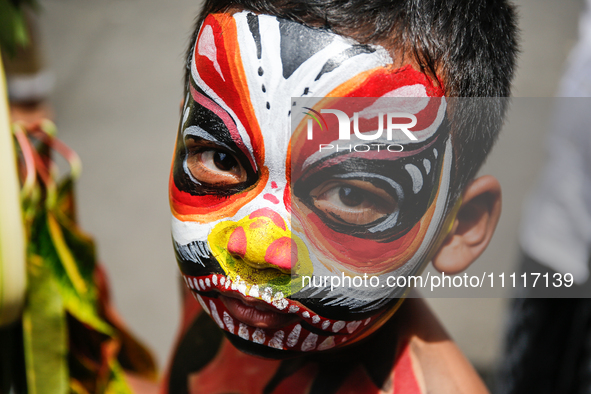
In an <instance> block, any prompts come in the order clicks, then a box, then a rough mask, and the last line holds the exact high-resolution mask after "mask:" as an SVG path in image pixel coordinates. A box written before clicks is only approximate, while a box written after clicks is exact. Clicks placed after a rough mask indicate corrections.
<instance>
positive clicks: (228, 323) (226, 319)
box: [224, 311, 234, 334]
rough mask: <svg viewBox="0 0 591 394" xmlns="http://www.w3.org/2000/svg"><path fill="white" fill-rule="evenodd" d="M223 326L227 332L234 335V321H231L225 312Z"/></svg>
mask: <svg viewBox="0 0 591 394" xmlns="http://www.w3.org/2000/svg"><path fill="white" fill-rule="evenodd" d="M224 324H225V325H226V327H227V328H228V331H230V332H231V333H232V334H234V319H232V318H231V317H230V315H228V312H226V311H224Z"/></svg>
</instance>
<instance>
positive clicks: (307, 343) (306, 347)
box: [302, 333, 318, 352]
mask: <svg viewBox="0 0 591 394" xmlns="http://www.w3.org/2000/svg"><path fill="white" fill-rule="evenodd" d="M317 340H318V335H316V334H314V333H310V334H309V335H308V337H306V339H305V340H304V342H302V351H303V352H309V351H310V350H314V349H315V348H316V341H317Z"/></svg>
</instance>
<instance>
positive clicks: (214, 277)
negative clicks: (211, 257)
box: [211, 274, 218, 286]
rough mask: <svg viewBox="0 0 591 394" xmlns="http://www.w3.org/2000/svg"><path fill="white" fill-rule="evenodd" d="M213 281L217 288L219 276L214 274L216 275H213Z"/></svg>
mask: <svg viewBox="0 0 591 394" xmlns="http://www.w3.org/2000/svg"><path fill="white" fill-rule="evenodd" d="M211 281H212V282H213V284H214V285H215V286H217V285H218V276H217V275H215V274H214V275H212V276H211Z"/></svg>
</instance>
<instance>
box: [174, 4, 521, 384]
mask: <svg viewBox="0 0 591 394" xmlns="http://www.w3.org/2000/svg"><path fill="white" fill-rule="evenodd" d="M514 23H515V22H514V12H513V9H512V7H511V6H510V5H508V4H507V3H505V2H503V1H474V2H465V1H455V0H448V1H378V0H366V1H363V2H361V1H336V0H326V1H320V2H319V1H298V2H288V1H274V2H271V1H265V0H261V1H252V0H238V1H230V0H225V1H207V2H206V4H205V6H204V10H203V12H202V14H201V17H200V18H199V20H198V24H197V29H196V31H195V33H194V35H193V40H192V42H191V45H190V48H189V51H188V59H187V71H186V74H185V77H186V80H185V82H186V85H185V86H186V88H185V101H184V107H183V113H182V119H181V124H180V129H179V134H178V138H177V143H176V148H175V157H174V159H173V166H172V173H171V177H170V185H169V186H170V202H171V209H172V213H173V230H172V235H173V243H174V246H175V250H176V256H177V260H178V263H179V267H180V269H181V272H182V274H183V277H184V280H185V283H186V285H187V286H186V288H185V293H186V294H185V300H184V303H185V304H184V310H185V313H184V319H183V324H182V328H181V335H180V340H179V342H178V344H177V349H176V351H175V354H174V357H173V361H172V364H171V367H170V371H169V373H168V376H167V378H166V380H165V384H164V386H163V392H164V393H171V394H172V393H174V394H177V393H191V394H194V393H208V394H214V393H253V394H254V393H323V394H325V393H425V392H437V393H464V392H465V393H479V392H486V388H485V387H484V385H483V384H482V382H481V381H480V380H479V378H478V376H477V375H476V373H475V372H474V370H473V369H472V367H471V366H470V364H469V363H468V362H467V361H466V360H465V358H464V357H463V356H462V354H461V352H460V351H459V350H458V349H457V347H456V346H455V345H454V344H453V343H452V342H451V340H450V339H449V338H448V337H447V336H446V334H445V332H444V330H443V329H442V328H441V326H440V325H439V324H438V322H437V321H436V319H435V318H434V317H433V315H432V314H431V312H430V311H429V310H428V308H427V307H426V306H425V304H424V302H422V301H421V300H420V299H416V298H411V299H408V300H407V301H405V302H404V303H403V302H402V300H403V299H404V296H405V295H407V285H400V284H398V286H397V287H394V288H390V287H389V286H384V283H387V282H386V281H387V280H388V278H395V277H403V278H408V277H409V275H414V274H417V275H418V274H420V271H421V270H422V269H423V268H424V266H425V264H426V263H428V262H429V261H432V262H433V264H434V266H435V267H436V268H437V269H438V270H440V271H443V272H445V273H448V274H449V273H456V272H459V271H462V270H463V269H465V268H466V267H467V266H468V265H470V264H471V263H472V262H473V261H474V260H475V259H476V258H477V257H478V256H479V255H480V253H481V252H482V251H483V250H484V249H485V248H486V246H487V244H488V242H489V240H490V238H491V236H492V233H493V232H494V228H495V226H496V223H497V220H498V217H499V214H500V186H499V184H498V182H497V181H496V180H495V179H494V178H492V177H490V176H485V177H481V178H478V179H474V177H475V174H476V172H477V171H478V169H479V167H480V165H481V163H482V162H483V161H484V158H485V156H486V154H487V153H488V152H489V150H490V148H491V146H492V143H493V141H494V139H495V137H496V134H497V133H498V131H499V129H500V125H501V122H502V117H503V115H504V111H505V106H504V104H503V102H502V101H498V102H496V104H497V105H495V106H489V107H487V116H482V119H480V118H479V119H478V121H477V122H478V130H475V129H474V128H472V127H468V125H470V126H473V123H470V122H474V120H473V118H471V117H469V116H468V114H469V112H467V111H468V110H470V109H471V108H470V104H465V105H464V104H461V103H459V102H453V101H451V100H448V99H446V98H445V97H451V96H462V97H479V96H493V97H504V96H508V95H509V85H510V80H511V78H512V75H513V66H514V59H515V53H516V42H515V30H516V29H515V25H514ZM292 97H293V98H294V99H291V98H292ZM323 97H327V98H329V99H322V98H323ZM333 97H334V98H337V97H344V98H346V99H330V98H333ZM359 97H365V99H359ZM390 97H418V99H413V100H414V101H412V100H411V101H408V100H407V101H396V100H397V99H387V98H390ZM314 98H315V99H314ZM383 100H394V101H392V102H390V101H383ZM308 103H309V104H308ZM388 103H390V104H391V105H394V106H396V105H398V106H400V108H403V109H404V111H405V112H400V111H401V110H397V111H394V112H396V113H394V114H393V115H392V114H390V115H387V116H385V117H384V116H383V114H382V113H379V117H380V121H379V122H380V127H379V133H377V132H376V133H373V134H372V133H369V134H368V133H365V132H364V130H361V132H360V131H359V129H360V128H361V126H363V125H367V124H368V123H367V121H368V120H369V119H371V121H372V122H375V123H374V124H377V121H376V119H375V114H374V115H371V116H370V115H367V114H368V113H370V112H371V111H372V110H371V108H373V110H375V111H374V112H376V111H377V110H376V108H378V107H379V108H383V107H384V105H390V104H388ZM304 105H309V106H308V107H306V106H304ZM335 106H336V107H337V108H340V109H341V110H342V111H340V110H336V109H335ZM329 107H330V108H332V109H330V108H329ZM302 108H304V110H303V111H302ZM327 108H328V109H327ZM355 108H357V114H358V118H361V119H357V118H356V119H357V120H356V121H354V122H351V123H352V124H354V126H353V127H351V128H352V129H353V131H354V133H351V134H349V133H347V132H342V133H341V127H345V130H346V128H347V127H349V117H351V115H350V114H349V115H348V116H347V117H345V118H344V119H345V122H344V123H342V122H341V120H342V119H341V117H340V115H339V111H340V112H341V113H344V111H345V110H346V109H355ZM384 108H385V107H384ZM397 108H398V107H397ZM472 109H473V108H472ZM364 111H365V112H364ZM368 111H369V112H368ZM302 112H304V113H302ZM353 112H355V111H353ZM376 113H377V112H376ZM364 114H365V115H364ZM364 116H365V118H364ZM400 117H403V118H404V117H406V118H407V119H406V120H404V121H403V122H402V123H401V122H397V119H398V118H400ZM308 119H310V121H308ZM383 119H386V120H383ZM408 119H410V120H411V122H410V123H412V125H411V124H409V122H408ZM470 119H472V120H470ZM413 121H414V123H413ZM292 122H293V125H294V127H293V128H292V129H293V134H292V135H290V125H291V124H292ZM356 122H358V123H356ZM364 122H365V123H364ZM393 123H396V125H397V126H398V127H391V126H392V124H393ZM399 123H400V124H399ZM405 124H408V126H404V125H405ZM343 125H344V126H343ZM411 126H412V127H411ZM336 127H338V128H339V136H340V137H339V138H340V139H339V140H338V141H337V140H336V137H335V135H334V133H333V130H336ZM405 127H406V128H405ZM386 128H388V132H387V138H386V137H383V136H381V135H382V130H383V129H386ZM374 129H375V127H374ZM393 129H396V130H393ZM331 133H333V134H331ZM374 137H375V138H374ZM370 139H372V141H371V143H370V142H368V140H370ZM342 140H347V141H345V142H347V143H351V144H352V145H349V148H348V150H347V146H346V145H342V144H341V143H342V142H343V141H342ZM382 142H383V143H382ZM380 146H381V147H382V150H381V151H380V150H379V147H380ZM319 147H320V150H319V149H318V148H319ZM323 147H324V148H327V149H326V150H325V151H322V148H323ZM330 147H332V148H331V149H332V150H330V149H328V148H330ZM366 147H367V148H366ZM391 147H394V149H390V148H391ZM386 148H387V149H386ZM355 276H357V277H360V278H361V277H362V276H363V277H366V278H369V279H370V282H371V280H374V279H375V280H376V281H378V284H377V285H376V286H374V285H373V284H371V285H367V283H365V284H364V285H359V286H357V285H351V283H348V284H346V285H342V286H341V287H339V286H332V288H331V284H334V282H333V281H334V278H339V279H342V281H343V282H346V280H345V277H347V278H351V277H355ZM322 280H324V282H322ZM349 282H350V281H349ZM311 283H313V284H314V286H311ZM379 283H381V284H382V285H381V286H380V285H379ZM339 284H340V283H339ZM335 287H336V288H335ZM193 297H195V299H193ZM203 312H205V313H203ZM207 315H210V317H211V318H210V317H208V316H207Z"/></svg>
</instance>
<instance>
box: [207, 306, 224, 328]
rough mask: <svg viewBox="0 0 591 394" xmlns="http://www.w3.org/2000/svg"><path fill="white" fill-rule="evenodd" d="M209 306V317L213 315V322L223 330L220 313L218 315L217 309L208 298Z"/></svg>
mask: <svg viewBox="0 0 591 394" xmlns="http://www.w3.org/2000/svg"><path fill="white" fill-rule="evenodd" d="M209 308H210V310H211V317H213V320H215V322H216V323H217V324H218V326H220V328H221V329H222V330H223V329H224V322H223V321H222V319H221V318H220V315H218V310H217V308H216V307H215V304H214V303H213V301H212V300H209Z"/></svg>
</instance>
